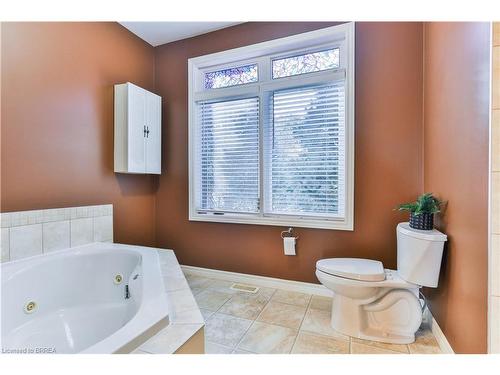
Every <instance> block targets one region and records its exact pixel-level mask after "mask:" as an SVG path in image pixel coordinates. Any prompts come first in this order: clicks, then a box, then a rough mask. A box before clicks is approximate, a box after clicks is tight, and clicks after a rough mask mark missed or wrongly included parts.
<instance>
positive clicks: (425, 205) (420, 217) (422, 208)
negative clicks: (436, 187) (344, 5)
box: [397, 193, 442, 230]
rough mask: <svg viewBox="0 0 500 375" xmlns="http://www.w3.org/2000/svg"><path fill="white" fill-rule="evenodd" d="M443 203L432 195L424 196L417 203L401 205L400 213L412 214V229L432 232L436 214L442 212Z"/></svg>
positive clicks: (426, 194)
mask: <svg viewBox="0 0 500 375" xmlns="http://www.w3.org/2000/svg"><path fill="white" fill-rule="evenodd" d="M441 204H442V202H441V201H440V200H439V199H437V198H435V197H434V196H433V195H432V193H425V194H422V195H421V196H419V197H418V198H417V200H416V201H415V202H412V203H403V204H400V205H399V206H398V207H397V209H398V210H399V211H409V212H410V227H411V228H413V229H421V230H432V229H433V228H434V214H435V213H438V212H440V207H441Z"/></svg>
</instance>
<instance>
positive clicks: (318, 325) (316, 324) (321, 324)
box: [300, 309, 349, 341]
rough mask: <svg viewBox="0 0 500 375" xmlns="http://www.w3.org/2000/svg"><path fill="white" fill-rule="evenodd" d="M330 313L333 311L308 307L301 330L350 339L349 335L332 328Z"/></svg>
mask: <svg viewBox="0 0 500 375" xmlns="http://www.w3.org/2000/svg"><path fill="white" fill-rule="evenodd" d="M330 314H331V312H330V311H326V310H316V309H308V310H307V312H306V316H305V318H304V321H303V322H302V325H301V326H300V330H301V331H308V332H312V333H318V334H320V335H326V336H331V337H334V338H337V339H341V340H347V341H349V336H346V335H343V334H341V333H340V332H337V331H335V330H334V329H333V328H332V326H331V323H330V316H331V315H330Z"/></svg>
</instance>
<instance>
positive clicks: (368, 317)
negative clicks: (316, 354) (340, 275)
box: [331, 289, 422, 344]
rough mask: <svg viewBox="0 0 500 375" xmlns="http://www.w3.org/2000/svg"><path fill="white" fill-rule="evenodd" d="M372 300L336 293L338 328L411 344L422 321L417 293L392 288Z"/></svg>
mask: <svg viewBox="0 0 500 375" xmlns="http://www.w3.org/2000/svg"><path fill="white" fill-rule="evenodd" d="M383 293H384V294H382V295H381V296H380V295H379V296H377V297H375V298H373V299H371V300H369V301H366V300H365V301H361V300H359V299H352V298H349V297H345V296H342V295H339V294H336V295H335V297H334V298H333V303H332V316H331V325H332V328H333V329H335V330H336V331H338V332H340V333H342V334H344V335H348V336H351V337H356V338H359V339H364V340H371V341H379V342H384V343H390V344H411V343H412V342H414V341H415V332H416V331H417V330H418V328H419V327H420V324H421V323H422V309H421V305H420V302H419V300H418V298H417V297H416V296H415V293H414V292H412V291H410V290H407V289H392V290H389V291H383Z"/></svg>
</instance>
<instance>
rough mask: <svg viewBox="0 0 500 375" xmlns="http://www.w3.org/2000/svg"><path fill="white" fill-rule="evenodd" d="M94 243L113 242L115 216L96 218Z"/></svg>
mask: <svg viewBox="0 0 500 375" xmlns="http://www.w3.org/2000/svg"><path fill="white" fill-rule="evenodd" d="M94 242H113V216H111V215H108V216H97V217H94Z"/></svg>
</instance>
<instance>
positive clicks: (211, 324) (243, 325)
mask: <svg viewBox="0 0 500 375" xmlns="http://www.w3.org/2000/svg"><path fill="white" fill-rule="evenodd" d="M251 324H252V321H251V320H247V319H241V318H236V317H234V316H231V315H226V314H219V313H216V314H214V315H212V316H211V317H210V318H208V320H207V321H206V323H205V340H206V341H207V342H212V343H215V344H219V345H224V346H227V347H230V348H234V347H235V346H236V345H237V344H238V342H239V341H240V340H241V338H242V337H243V335H244V334H245V332H246V331H247V330H248V327H250V325H251Z"/></svg>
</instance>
